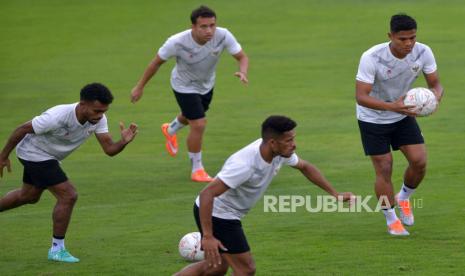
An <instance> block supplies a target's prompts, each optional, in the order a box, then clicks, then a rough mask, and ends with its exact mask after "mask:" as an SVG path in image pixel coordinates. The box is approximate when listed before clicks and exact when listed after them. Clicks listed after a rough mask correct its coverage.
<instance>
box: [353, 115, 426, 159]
mask: <svg viewBox="0 0 465 276" xmlns="http://www.w3.org/2000/svg"><path fill="white" fill-rule="evenodd" d="M358 126H359V128H360V134H361V136H362V144H363V149H364V150H365V155H380V154H386V153H388V152H390V151H391V149H390V148H391V147H392V149H393V150H398V149H399V147H401V146H404V145H415V144H424V143H425V141H424V140H423V135H422V134H421V130H420V127H419V126H418V124H417V121H416V120H415V118H414V117H410V116H408V117H405V118H404V119H402V120H400V121H398V122H395V123H392V124H374V123H367V122H362V121H360V120H359V121H358Z"/></svg>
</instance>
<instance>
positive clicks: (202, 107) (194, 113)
mask: <svg viewBox="0 0 465 276" xmlns="http://www.w3.org/2000/svg"><path fill="white" fill-rule="evenodd" d="M173 92H174V96H175V97H176V101H177V102H178V105H179V107H180V108H181V112H182V115H184V117H186V118H187V119H189V120H197V119H202V118H204V117H205V112H207V110H208V108H209V107H210V103H211V101H212V98H213V88H212V90H210V91H208V93H207V94H205V95H201V94H187V93H179V92H177V91H176V90H173Z"/></svg>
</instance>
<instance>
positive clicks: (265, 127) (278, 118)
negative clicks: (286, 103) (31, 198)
mask: <svg viewBox="0 0 465 276" xmlns="http://www.w3.org/2000/svg"><path fill="white" fill-rule="evenodd" d="M296 126H297V123H296V122H295V121H294V120H292V119H291V118H288V117H286V116H282V115H272V116H270V117H268V118H266V120H265V121H264V122H263V123H262V138H263V140H265V141H267V140H269V139H270V138H278V137H279V136H281V135H283V134H284V132H287V131H291V130H293V129H294V128H295V127H296Z"/></svg>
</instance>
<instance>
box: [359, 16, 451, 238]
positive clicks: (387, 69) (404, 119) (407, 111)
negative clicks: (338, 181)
mask: <svg viewBox="0 0 465 276" xmlns="http://www.w3.org/2000/svg"><path fill="white" fill-rule="evenodd" d="M416 35H417V24H416V22H415V20H414V19H413V18H412V17H410V16H408V15H405V14H397V15H394V16H392V17H391V22H390V32H389V33H388V36H389V39H390V41H389V42H385V43H382V44H378V45H376V46H373V47H372V48H370V49H369V50H367V51H366V52H365V53H363V55H362V58H361V60H360V65H359V68H358V73H357V77H356V92H355V94H356V100H357V119H358V124H359V127H360V133H361V138H362V144H363V148H364V151H365V154H366V155H369V156H370V157H371V161H372V163H373V167H374V169H375V173H376V181H375V192H376V195H377V197H378V198H379V199H380V200H381V203H382V205H381V207H382V208H383V213H384V215H385V217H386V223H387V225H388V232H389V233H390V234H391V235H408V234H409V233H408V231H407V230H406V229H405V227H404V226H403V224H404V225H408V226H410V225H413V221H414V220H413V213H412V209H411V206H410V202H409V197H410V195H411V194H412V193H413V192H414V191H415V189H416V188H417V187H418V185H419V184H420V182H421V180H422V179H423V177H424V175H425V172H426V148H425V145H424V140H423V136H422V134H421V131H420V128H419V126H418V124H417V122H416V120H415V115H416V113H415V112H414V111H413V109H412V106H406V105H404V104H403V99H404V98H405V94H406V93H407V91H408V90H409V89H410V88H411V86H412V84H413V82H414V81H415V79H416V78H417V77H418V75H420V73H423V75H424V77H425V79H426V83H427V85H428V87H429V89H431V90H432V91H433V93H434V94H435V96H436V98H437V99H438V101H440V100H441V97H442V94H443V88H442V86H441V83H440V82H439V77H438V73H437V67H436V62H435V59H434V56H433V52H432V51H431V49H430V48H429V47H428V46H427V45H425V44H422V43H419V42H416ZM391 147H392V149H393V150H399V149H400V151H401V152H402V154H403V155H404V156H405V158H406V159H407V161H408V166H407V168H406V170H405V173H404V180H403V181H404V183H403V185H402V188H401V189H400V192H399V193H398V194H397V196H394V192H393V189H394V188H393V185H392V182H391V175H392V163H393V159H392V154H391ZM387 201H388V202H387ZM396 201H397V202H396ZM396 203H397V204H398V205H399V212H400V220H399V219H398V217H397V215H396V212H395V210H394V207H395V205H396Z"/></svg>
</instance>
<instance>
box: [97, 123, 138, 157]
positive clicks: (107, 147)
mask: <svg viewBox="0 0 465 276" xmlns="http://www.w3.org/2000/svg"><path fill="white" fill-rule="evenodd" d="M119 127H120V129H121V140H119V141H118V142H113V138H112V137H111V135H110V133H96V134H95V136H96V137H97V140H98V141H99V143H100V146H102V149H103V151H104V152H105V153H106V154H107V155H109V156H114V155H117V154H118V153H120V152H121V151H122V150H123V149H124V148H125V147H126V145H127V144H129V143H130V142H131V141H132V140H133V139H134V137H136V135H137V125H136V124H134V123H131V124H130V125H129V127H128V128H125V127H124V124H123V123H122V122H120V123H119Z"/></svg>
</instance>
